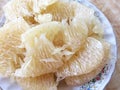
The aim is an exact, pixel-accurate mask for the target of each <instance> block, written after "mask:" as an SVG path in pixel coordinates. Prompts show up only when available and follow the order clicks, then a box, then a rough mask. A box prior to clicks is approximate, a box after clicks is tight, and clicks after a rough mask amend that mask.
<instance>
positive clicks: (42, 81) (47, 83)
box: [15, 74, 57, 90]
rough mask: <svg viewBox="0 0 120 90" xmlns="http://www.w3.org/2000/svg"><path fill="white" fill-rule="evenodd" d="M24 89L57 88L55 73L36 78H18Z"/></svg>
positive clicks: (52, 89)
mask: <svg viewBox="0 0 120 90" xmlns="http://www.w3.org/2000/svg"><path fill="white" fill-rule="evenodd" d="M15 80H16V81H17V83H18V84H19V85H20V86H21V87H22V89H23V90H57V84H56V82H55V78H54V75H53V74H46V75H42V76H38V77H34V78H18V77H17V78H16V79H15Z"/></svg>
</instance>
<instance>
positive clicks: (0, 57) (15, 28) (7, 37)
mask: <svg viewBox="0 0 120 90" xmlns="http://www.w3.org/2000/svg"><path fill="white" fill-rule="evenodd" d="M28 28H29V25H28V24H27V23H26V22H25V21H24V20H23V19H21V18H19V19H15V20H13V21H11V22H10V23H8V24H5V25H4V26H3V27H2V28H0V73H1V74H5V75H8V74H9V75H10V74H11V73H14V71H15V69H16V68H18V67H20V63H21V62H22V59H23V58H24V55H23V52H24V49H21V48H19V46H20V44H21V39H20V37H21V34H22V33H24V32H25V31H26V30H27V29H28Z"/></svg>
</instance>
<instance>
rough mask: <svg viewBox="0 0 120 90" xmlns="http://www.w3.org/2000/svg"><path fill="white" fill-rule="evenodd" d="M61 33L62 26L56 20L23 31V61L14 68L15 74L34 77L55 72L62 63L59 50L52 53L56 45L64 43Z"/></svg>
mask: <svg viewBox="0 0 120 90" xmlns="http://www.w3.org/2000/svg"><path fill="white" fill-rule="evenodd" d="M62 35H63V37H64V34H63V28H62V26H61V24H60V23H58V22H49V23H46V24H41V25H39V26H37V27H34V28H33V29H31V30H28V31H27V32H26V33H24V34H23V35H22V44H23V45H24V46H25V49H26V53H25V59H24V61H25V63H24V64H23V65H22V67H21V68H20V69H18V70H16V72H15V76H19V77H31V76H32V77H35V76H39V75H43V74H46V73H50V72H56V70H57V68H59V67H60V66H62V64H63V61H62V58H61V55H60V54H59V52H58V53H54V50H55V49H57V48H56V47H57V45H58V46H59V45H60V46H61V45H62V44H63V43H64V40H63V39H64V38H62ZM59 40H61V41H59ZM59 42H60V43H59ZM55 45H56V46H55ZM31 66H32V67H31Z"/></svg>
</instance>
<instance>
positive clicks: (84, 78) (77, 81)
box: [65, 41, 110, 86]
mask: <svg viewBox="0 0 120 90" xmlns="http://www.w3.org/2000/svg"><path fill="white" fill-rule="evenodd" d="M102 45H103V47H104V58H103V59H102V62H101V63H100V65H99V66H98V67H97V68H95V69H94V70H93V71H91V72H89V73H87V74H82V75H79V76H72V77H67V78H65V82H66V83H67V85H72V86H76V85H83V84H85V83H87V82H88V81H90V80H92V79H93V78H95V77H96V76H97V75H98V74H99V73H100V71H101V70H102V69H103V67H104V66H105V65H106V64H107V63H108V61H109V57H110V44H109V43H107V42H105V41H102Z"/></svg>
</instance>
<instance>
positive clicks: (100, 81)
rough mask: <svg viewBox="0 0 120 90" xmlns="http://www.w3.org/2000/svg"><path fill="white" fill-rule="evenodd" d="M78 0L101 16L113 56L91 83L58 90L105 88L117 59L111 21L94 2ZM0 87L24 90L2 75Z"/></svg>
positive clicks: (105, 35)
mask: <svg viewBox="0 0 120 90" xmlns="http://www.w3.org/2000/svg"><path fill="white" fill-rule="evenodd" d="M70 1H72V0H70ZM76 1H78V2H79V3H82V4H84V5H85V6H87V7H90V8H92V9H94V10H95V15H96V16H97V17H98V18H99V20H100V21H101V23H102V24H103V26H104V31H105V32H104V38H105V39H106V40H107V41H108V42H109V43H111V45H112V48H111V53H112V57H111V60H110V62H109V64H107V65H106V66H105V68H104V69H103V71H102V72H101V73H100V74H99V75H98V76H97V77H96V78H95V79H93V80H91V81H90V82H89V83H86V84H85V85H83V86H78V87H66V86H62V87H60V88H59V89H58V90H103V89H104V88H105V86H106V85H107V83H108V82H109V81H110V78H111V76H112V73H113V71H114V69H115V63H116V60H117V45H116V39H115V35H114V32H113V29H112V26H111V24H110V22H109V21H108V19H107V18H106V17H105V16H104V14H103V13H102V12H101V11H100V10H98V9H97V8H96V7H95V6H94V5H93V4H91V3H90V2H88V1H87V0H76ZM0 87H1V88H2V89H3V90H22V89H21V88H20V87H19V86H18V85H16V84H15V83H12V82H10V80H9V79H7V78H2V77H1V78H0ZM0 90H1V89H0Z"/></svg>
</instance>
